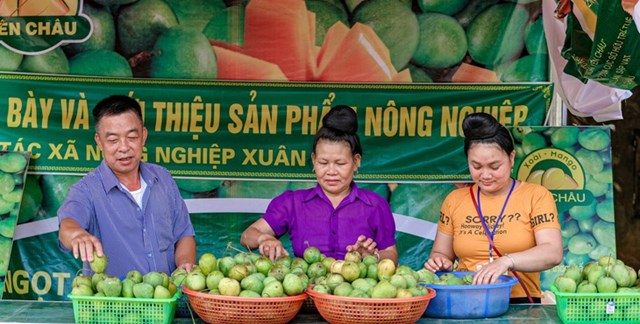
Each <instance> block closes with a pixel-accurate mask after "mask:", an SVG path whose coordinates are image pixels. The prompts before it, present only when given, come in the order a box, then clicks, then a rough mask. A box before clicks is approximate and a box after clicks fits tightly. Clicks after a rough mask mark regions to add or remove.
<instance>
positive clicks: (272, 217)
mask: <svg viewBox="0 0 640 324" xmlns="http://www.w3.org/2000/svg"><path fill="white" fill-rule="evenodd" d="M263 218H264V220H265V221H266V222H267V223H268V224H269V226H271V228H272V229H273V231H274V232H275V234H276V236H278V237H280V236H282V235H284V234H285V233H287V232H289V236H290V238H291V243H292V247H293V252H294V254H295V255H296V256H299V257H302V254H303V252H304V250H305V249H306V248H307V247H308V246H315V247H317V248H318V249H319V250H320V252H322V253H324V254H325V255H326V256H328V257H334V258H336V259H343V258H344V255H345V254H346V248H347V245H351V244H354V243H355V242H356V240H357V239H358V236H360V235H364V236H366V237H368V238H372V239H374V240H375V242H376V243H377V247H378V249H379V250H384V249H386V248H388V247H390V246H393V245H395V244H396V239H395V232H396V225H395V222H394V220H393V215H392V214H391V208H390V207H389V203H388V202H387V201H386V200H385V199H383V198H382V197H380V195H378V194H377V193H375V192H374V191H370V190H366V189H359V188H358V186H357V185H356V183H355V182H352V184H351V192H350V193H349V195H348V196H347V197H346V198H345V199H344V200H343V201H342V202H340V205H338V207H337V208H335V209H334V208H333V205H332V204H331V202H330V201H329V198H328V197H327V196H326V195H325V194H324V192H323V191H322V188H321V187H320V185H317V186H316V187H315V188H311V189H303V190H296V191H291V190H288V191H286V192H284V193H282V194H281V195H279V196H278V197H276V198H274V199H273V200H272V201H271V203H269V206H268V207H267V211H266V212H265V214H264V216H263Z"/></svg>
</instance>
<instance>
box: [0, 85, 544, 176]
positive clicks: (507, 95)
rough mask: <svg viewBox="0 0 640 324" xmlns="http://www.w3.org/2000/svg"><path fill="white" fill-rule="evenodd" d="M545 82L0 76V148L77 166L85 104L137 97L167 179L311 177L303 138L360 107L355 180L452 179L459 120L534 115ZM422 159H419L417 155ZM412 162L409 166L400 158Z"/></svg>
mask: <svg viewBox="0 0 640 324" xmlns="http://www.w3.org/2000/svg"><path fill="white" fill-rule="evenodd" d="M551 90H552V85H551V84H550V83H530V84H509V85H499V86H498V85H482V84H469V85H455V84H444V85H400V84H339V83H289V82H285V83H258V82H255V83H248V82H221V81H187V80H184V81H170V80H151V79H139V80H131V79H105V78H100V79H98V78H89V77H53V76H35V75H26V74H20V75H18V74H2V75H0V97H1V98H3V99H2V101H0V110H1V111H2V114H0V116H1V117H0V124H1V125H3V127H2V130H0V139H1V141H0V149H5V150H27V151H30V152H32V153H33V156H32V164H31V165H30V166H29V167H30V171H34V172H45V173H67V174H68V173H77V174H82V173H86V172H88V171H90V170H91V169H93V168H94V167H95V166H96V165H97V164H98V163H99V162H100V160H101V154H100V151H99V149H98V147H97V145H96V144H95V142H94V139H93V134H94V129H93V120H92V117H91V109H92V108H93V106H94V105H95V104H96V103H97V102H98V101H99V100H100V99H102V98H104V97H106V96H108V95H111V94H129V95H131V96H133V97H135V98H136V99H138V100H139V101H140V103H141V105H142V106H143V110H144V118H145V124H146V126H147V128H148V130H149V139H148V140H147V143H146V147H145V151H144V159H145V160H147V161H149V162H154V163H158V164H161V165H164V166H165V167H167V168H168V169H169V170H170V171H171V173H172V174H173V175H174V176H197V177H208V178H251V179H256V178H257V179H313V174H312V173H311V164H310V161H311V151H310V149H311V143H312V141H313V136H314V134H315V132H316V131H317V129H318V128H319V127H320V124H321V118H322V116H323V114H324V113H326V112H327V110H328V109H330V108H331V106H332V105H335V104H346V105H350V106H353V107H354V108H355V109H356V110H357V112H358V118H359V124H360V127H359V130H358V132H359V135H360V136H361V139H362V143H363V147H364V158H363V164H362V167H361V168H360V170H359V171H360V172H359V175H358V177H357V179H360V180H367V181H380V180H382V181H390V180H391V181H456V180H461V179H466V178H468V176H467V174H466V162H465V161H464V160H462V159H458V158H457V156H458V154H457V153H456V152H457V150H456V149H452V148H461V147H462V145H461V143H462V142H461V133H460V129H461V122H462V120H463V118H464V117H465V116H466V115H468V114H470V113H472V112H476V111H485V112H488V113H491V114H493V115H494V116H496V117H497V118H498V119H499V120H500V121H501V122H502V123H504V124H505V125H540V124H542V123H543V120H544V117H545V114H546V111H547V108H548V106H549V102H550V100H551ZM425 157H429V158H425ZM407 161H411V163H407Z"/></svg>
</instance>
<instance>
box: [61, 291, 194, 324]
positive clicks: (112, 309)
mask: <svg viewBox="0 0 640 324" xmlns="http://www.w3.org/2000/svg"><path fill="white" fill-rule="evenodd" d="M67 296H68V297H69V299H71V301H72V302H73V316H74V317H75V322H76V323H98V324H102V323H104V324H111V323H149V324H156V323H158V324H160V323H163V324H169V323H171V322H172V321H173V317H174V315H175V312H176V301H177V300H178V299H179V298H180V297H181V296H182V292H181V291H180V290H178V292H177V293H176V294H175V295H173V297H172V298H168V299H153V298H125V297H96V296H72V295H67Z"/></svg>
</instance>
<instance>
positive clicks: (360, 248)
mask: <svg viewBox="0 0 640 324" xmlns="http://www.w3.org/2000/svg"><path fill="white" fill-rule="evenodd" d="M377 247H378V244H377V243H376V241H374V240H373V239H372V238H367V237H366V236H364V235H360V236H358V239H357V240H356V242H355V243H354V244H352V245H347V252H351V251H357V252H359V253H360V255H361V256H362V257H363V258H364V257H365V256H367V255H375V256H376V257H378V249H377Z"/></svg>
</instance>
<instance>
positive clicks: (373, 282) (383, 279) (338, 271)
mask: <svg viewBox="0 0 640 324" xmlns="http://www.w3.org/2000/svg"><path fill="white" fill-rule="evenodd" d="M314 249H315V248H314V247H309V248H307V249H305V255H306V254H307V253H308V252H307V251H308V250H311V251H315V250H314ZM316 250H317V249H316ZM315 264H320V265H324V270H319V271H317V273H316V274H315V275H314V276H312V283H313V288H311V289H313V291H315V292H319V293H325V294H332V295H336V296H343V297H356V298H409V297H418V296H423V295H427V294H429V290H428V289H427V288H426V287H424V286H422V285H420V283H427V282H429V281H432V280H433V278H434V276H435V274H434V273H433V272H431V271H429V270H426V269H420V270H418V271H415V270H413V269H411V268H410V267H408V266H406V265H399V266H396V265H395V263H394V262H393V261H392V260H390V259H382V260H378V258H376V257H375V256H373V255H367V256H365V257H362V256H361V255H360V253H358V252H356V251H351V252H347V254H346V255H345V257H344V259H343V260H334V259H333V258H324V259H323V260H321V261H320V262H316V263H315ZM312 265H313V264H312ZM319 267H320V266H318V268H319Z"/></svg>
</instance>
